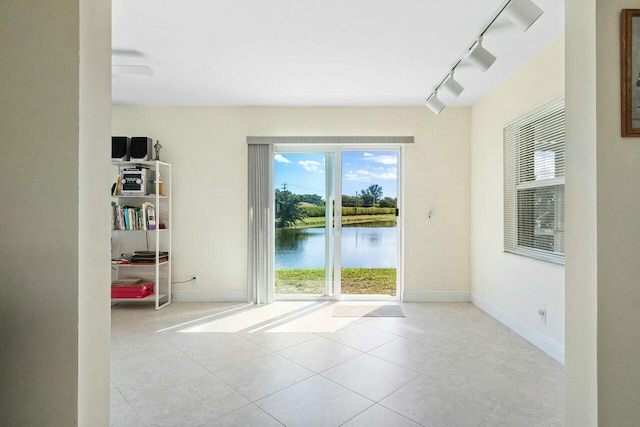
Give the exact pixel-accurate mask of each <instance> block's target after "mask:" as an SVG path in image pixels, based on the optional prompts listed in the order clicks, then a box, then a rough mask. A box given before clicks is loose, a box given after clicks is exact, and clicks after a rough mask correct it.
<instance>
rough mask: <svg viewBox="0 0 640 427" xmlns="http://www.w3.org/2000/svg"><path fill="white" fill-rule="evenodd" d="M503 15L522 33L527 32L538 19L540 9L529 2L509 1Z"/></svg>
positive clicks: (527, 0)
mask: <svg viewBox="0 0 640 427" xmlns="http://www.w3.org/2000/svg"><path fill="white" fill-rule="evenodd" d="M504 15H505V16H506V17H507V18H509V20H511V21H512V22H513V23H514V24H516V26H517V27H518V28H520V29H521V30H522V31H527V30H528V29H529V27H530V26H531V25H533V23H534V22H536V21H537V20H538V18H540V16H541V15H542V9H540V8H539V7H538V6H537V5H536V4H535V3H534V2H532V1H531V0H511V1H510V2H509V4H508V5H507V7H505V8H504Z"/></svg>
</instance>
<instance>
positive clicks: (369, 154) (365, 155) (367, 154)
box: [362, 153, 373, 157]
mask: <svg viewBox="0 0 640 427" xmlns="http://www.w3.org/2000/svg"><path fill="white" fill-rule="evenodd" d="M362 155H363V156H364V157H373V154H371V153H363V154H362Z"/></svg>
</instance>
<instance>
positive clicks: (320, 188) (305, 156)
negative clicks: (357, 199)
mask: <svg viewBox="0 0 640 427" xmlns="http://www.w3.org/2000/svg"><path fill="white" fill-rule="evenodd" d="M324 169H325V156H324V153H276V155H275V186H276V188H280V189H282V184H283V183H286V184H287V189H288V190H289V191H291V192H292V193H296V194H319V195H320V196H322V198H324V197H325V193H324V181H325V172H324ZM397 182H398V156H397V153H396V152H394V151H343V152H342V194H347V195H350V196H355V195H356V192H359V191H360V190H362V189H365V188H367V187H369V186H370V185H373V184H378V185H379V186H381V187H382V192H383V197H396V193H397V186H398V184H397Z"/></svg>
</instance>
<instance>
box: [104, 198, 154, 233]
mask: <svg viewBox="0 0 640 427" xmlns="http://www.w3.org/2000/svg"><path fill="white" fill-rule="evenodd" d="M155 212H156V211H155V206H154V205H153V204H152V203H149V202H145V203H143V204H142V205H141V206H140V207H138V206H123V205H116V204H113V205H112V214H111V219H112V224H111V225H112V227H113V230H155V229H156V213H155Z"/></svg>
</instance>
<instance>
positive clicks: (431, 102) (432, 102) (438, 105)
mask: <svg viewBox="0 0 640 427" xmlns="http://www.w3.org/2000/svg"><path fill="white" fill-rule="evenodd" d="M426 105H427V107H429V109H430V110H431V111H433V112H434V114H435V115H438V114H440V112H441V111H442V110H444V103H443V102H442V101H440V100H439V99H438V91H437V90H436V91H434V92H433V93H432V94H431V96H430V97H429V98H427V103H426Z"/></svg>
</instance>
